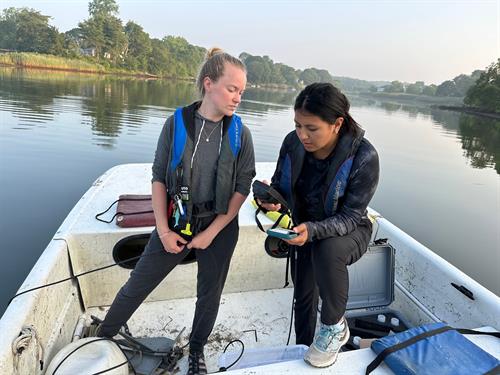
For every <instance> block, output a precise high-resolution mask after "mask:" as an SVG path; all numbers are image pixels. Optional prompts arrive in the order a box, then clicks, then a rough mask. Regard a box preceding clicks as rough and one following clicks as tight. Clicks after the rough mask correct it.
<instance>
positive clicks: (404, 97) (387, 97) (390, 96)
mask: <svg viewBox="0 0 500 375" xmlns="http://www.w3.org/2000/svg"><path fill="white" fill-rule="evenodd" d="M359 95H360V96H363V97H367V98H372V99H376V100H377V99H378V100H383V101H394V102H398V103H409V102H412V103H414V102H419V103H422V104H435V105H447V104H448V105H455V106H459V105H462V104H463V99H464V98H458V97H452V96H427V95H413V94H405V93H387V92H375V93H360V94H359Z"/></svg>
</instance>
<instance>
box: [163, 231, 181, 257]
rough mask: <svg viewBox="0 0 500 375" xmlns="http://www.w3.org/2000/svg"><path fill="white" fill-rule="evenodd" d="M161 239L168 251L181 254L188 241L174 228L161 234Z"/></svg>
mask: <svg viewBox="0 0 500 375" xmlns="http://www.w3.org/2000/svg"><path fill="white" fill-rule="evenodd" d="M159 237H160V241H161V243H162V244H163V247H164V248H165V251H166V252H167V253H173V254H179V253H180V252H181V251H182V250H184V247H185V246H186V243H187V241H186V240H185V239H184V238H182V237H181V236H179V235H178V234H177V233H175V232H174V231H172V230H168V231H166V232H163V233H161V234H159Z"/></svg>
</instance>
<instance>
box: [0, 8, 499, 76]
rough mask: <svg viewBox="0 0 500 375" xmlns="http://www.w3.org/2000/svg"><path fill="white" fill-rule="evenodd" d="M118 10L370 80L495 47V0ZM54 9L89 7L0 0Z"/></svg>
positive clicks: (489, 55)
mask: <svg viewBox="0 0 500 375" xmlns="http://www.w3.org/2000/svg"><path fill="white" fill-rule="evenodd" d="M117 3H118V5H119V8H120V12H119V17H120V18H121V19H122V21H123V22H124V23H126V22H127V21H129V20H132V21H134V22H136V23H138V24H139V25H141V26H142V27H143V28H144V30H145V31H146V32H148V33H149V34H150V36H151V37H156V38H162V37H164V36H165V35H175V36H182V37H184V38H186V39H187V40H188V42H189V43H191V44H195V45H198V46H202V47H205V48H209V47H212V46H218V47H221V48H223V49H224V50H226V51H227V52H229V53H231V54H233V55H236V56H237V55H239V54H240V53H241V52H248V53H250V54H252V55H260V56H263V55H268V56H269V57H270V58H271V59H273V61H274V62H281V63H284V64H287V65H290V66H292V67H294V68H295V69H305V68H308V67H315V68H320V69H327V70H328V71H329V72H330V73H331V74H332V75H334V76H344V77H352V78H359V79H366V80H371V81H378V80H382V81H393V80H399V81H404V82H415V81H424V82H425V83H426V84H431V83H434V84H439V83H441V82H443V81H445V80H447V79H453V78H454V77H455V76H457V75H459V74H462V73H464V74H470V73H472V71H474V70H476V69H485V68H486V67H487V66H488V65H490V64H491V63H493V62H495V61H496V59H498V58H499V57H500V0H477V1H476V0H469V1H443V0H442V1H430V0H420V1H410V0H407V1H405V0H395V1H368V0H364V1H357V0H352V1H333V0H330V1H327V0H323V1H321V0H311V1H306V0H288V1H282V0H268V1H264V0H254V1H242V0H241V1H240V0H231V1H225V0H224V1H222V0H219V1H209V0H205V1H202V0H197V1H193V0H185V1H171V0H163V1H162V0H118V1H117ZM7 7H28V8H33V9H36V10H38V11H40V12H41V13H42V14H44V15H48V16H52V17H53V18H52V20H51V22H50V23H51V24H52V25H54V26H56V27H57V28H58V29H59V31H61V32H63V31H67V30H70V29H72V28H73V27H76V26H77V25H78V22H80V21H83V20H84V19H86V18H87V17H88V1H81V0H64V1H62V0H45V1H42V0H0V9H4V8H7Z"/></svg>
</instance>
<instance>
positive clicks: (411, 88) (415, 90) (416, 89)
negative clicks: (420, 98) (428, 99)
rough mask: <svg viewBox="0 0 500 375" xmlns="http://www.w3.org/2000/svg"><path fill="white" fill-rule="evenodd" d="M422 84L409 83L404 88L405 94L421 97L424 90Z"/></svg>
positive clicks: (419, 82) (421, 82)
mask: <svg viewBox="0 0 500 375" xmlns="http://www.w3.org/2000/svg"><path fill="white" fill-rule="evenodd" d="M424 86H425V84H424V82H423V81H417V82H415V83H411V84H409V85H408V86H406V93H407V94H414V95H421V94H422V92H423V90H424Z"/></svg>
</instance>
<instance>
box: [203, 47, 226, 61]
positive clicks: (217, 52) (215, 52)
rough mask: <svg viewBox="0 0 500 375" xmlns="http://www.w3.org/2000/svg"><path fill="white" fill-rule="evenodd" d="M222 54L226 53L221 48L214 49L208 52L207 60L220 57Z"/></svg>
mask: <svg viewBox="0 0 500 375" xmlns="http://www.w3.org/2000/svg"><path fill="white" fill-rule="evenodd" d="M220 53H224V51H223V50H222V48H219V47H212V48H210V49H209V50H208V51H207V60H208V59H209V58H211V57H213V56H215V55H218V54H220Z"/></svg>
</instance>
